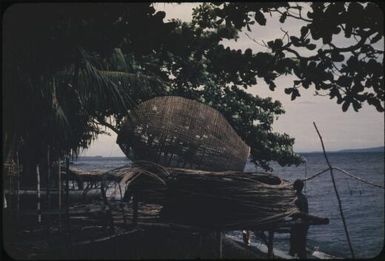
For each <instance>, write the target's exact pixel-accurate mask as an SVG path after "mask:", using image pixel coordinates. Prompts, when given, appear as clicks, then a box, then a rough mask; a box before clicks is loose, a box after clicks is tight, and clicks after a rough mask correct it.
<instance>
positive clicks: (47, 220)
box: [45, 145, 51, 238]
mask: <svg viewBox="0 0 385 261" xmlns="http://www.w3.org/2000/svg"><path fill="white" fill-rule="evenodd" d="M50 176H51V162H50V155H49V145H48V146H47V179H46V188H45V189H46V194H47V195H46V210H45V211H46V213H47V214H46V216H45V223H46V225H47V227H46V229H47V238H48V236H49V232H50V224H49V222H50V218H49V217H50V216H49V214H48V210H49V209H50V196H49V193H50V191H49V190H50V188H49V180H50Z"/></svg>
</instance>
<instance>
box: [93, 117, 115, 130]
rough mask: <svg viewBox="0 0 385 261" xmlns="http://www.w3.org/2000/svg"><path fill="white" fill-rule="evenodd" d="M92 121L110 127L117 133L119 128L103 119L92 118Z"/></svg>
mask: <svg viewBox="0 0 385 261" xmlns="http://www.w3.org/2000/svg"><path fill="white" fill-rule="evenodd" d="M92 121H93V122H94V123H96V124H99V125H103V126H105V127H108V128H110V129H111V130H113V131H114V132H115V133H116V134H119V129H118V128H116V126H114V125H112V124H110V123H108V122H105V121H103V120H100V119H98V120H95V119H93V120H92Z"/></svg>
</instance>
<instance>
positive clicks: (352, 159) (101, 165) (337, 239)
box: [74, 152, 384, 258]
mask: <svg viewBox="0 0 385 261" xmlns="http://www.w3.org/2000/svg"><path fill="white" fill-rule="evenodd" d="M302 156H303V157H304V158H305V159H306V164H302V165H300V166H298V167H280V166H279V165H278V164H275V163H272V165H271V166H272V167H273V169H274V171H273V174H275V175H277V176H279V177H281V178H284V179H286V180H289V181H294V180H295V179H297V178H305V176H307V177H310V176H312V175H313V174H315V173H317V172H319V171H322V170H324V169H326V168H327V164H326V161H325V159H324V156H323V154H322V153H303V154H302ZM328 156H329V160H330V161H331V164H332V166H333V167H338V168H341V169H344V170H346V171H348V172H349V173H351V174H353V175H355V176H357V177H360V178H363V179H365V180H368V181H370V182H372V183H375V184H380V185H382V186H383V185H384V153H381V152H380V153H376V152H371V153H367V152H366V153H357V152H352V153H328ZM129 163H130V162H129V161H128V160H127V159H125V158H104V157H101V158H82V157H80V158H79V159H78V160H77V161H75V162H74V165H75V166H76V167H78V168H81V169H85V170H86V169H88V170H92V169H102V170H108V169H113V168H116V167H119V166H122V165H126V164H129ZM254 169H255V168H254V166H253V165H252V164H248V165H247V166H246V168H245V170H254ZM334 176H335V180H336V184H337V189H338V191H339V194H340V197H341V201H342V207H343V211H344V215H345V219H346V222H347V227H348V231H349V234H350V238H351V242H352V245H353V249H354V252H355V256H356V258H371V257H375V256H377V255H378V254H379V253H380V252H381V250H382V249H383V247H384V190H383V189H381V188H377V187H373V186H370V185H367V184H364V183H361V182H359V181H357V180H354V179H352V178H350V177H348V176H346V175H344V174H341V173H340V172H338V171H334ZM304 190H305V194H306V196H307V198H308V201H309V212H310V214H313V215H317V216H320V217H327V218H329V219H330V224H329V225H320V226H311V227H310V229H309V231H308V241H307V244H308V247H309V248H310V249H319V251H320V252H323V253H326V254H329V255H333V256H336V257H342V258H349V257H350V251H349V246H348V243H347V240H346V235H345V232H344V228H343V224H342V220H341V216H340V212H339V208H338V203H337V198H336V194H335V192H334V189H333V184H332V181H331V176H330V173H329V172H326V173H324V174H322V175H321V176H319V177H316V178H314V179H312V180H310V181H308V182H306V186H305V189H304ZM229 234H231V235H233V236H237V237H239V238H241V232H240V231H233V232H230V233H229ZM289 237H290V235H289V234H275V235H274V246H275V247H276V248H278V249H280V250H283V251H284V252H288V250H289V245H288V243H289ZM257 240H259V239H258V238H256V237H254V236H253V235H252V241H255V242H256V241H257Z"/></svg>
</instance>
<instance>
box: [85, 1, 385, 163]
mask: <svg viewBox="0 0 385 261" xmlns="http://www.w3.org/2000/svg"><path fill="white" fill-rule="evenodd" d="M197 5H198V3H182V4H167V3H157V4H155V5H154V6H155V8H156V9H157V10H159V11H160V10H162V11H165V12H166V18H165V19H166V20H168V19H171V18H179V19H181V20H182V21H186V22H188V21H191V15H192V8H193V7H195V6H197ZM301 26H302V24H301V23H300V22H298V21H297V20H294V19H289V18H288V19H287V20H286V22H285V23H284V24H281V23H279V22H278V19H277V17H271V18H268V20H267V25H266V26H256V27H254V28H252V29H253V30H252V32H247V31H245V32H247V34H248V35H249V36H250V38H252V39H254V40H256V41H257V42H262V40H264V41H265V42H267V41H270V40H273V39H276V38H279V37H282V35H283V33H282V31H281V29H282V30H284V31H288V32H289V34H291V35H296V32H298V31H299V28H300V27H301ZM250 38H249V37H248V36H247V35H246V34H245V33H244V32H241V33H240V38H239V39H238V40H237V41H236V42H235V41H224V42H223V44H224V45H225V46H229V47H231V48H235V49H242V50H245V49H247V48H250V49H252V50H253V53H255V52H257V51H267V50H266V49H264V47H263V46H261V45H258V44H257V43H255V42H254V41H252V40H250ZM336 44H337V46H343V45H344V44H345V45H346V44H348V43H346V42H344V41H343V40H342V38H341V39H336ZM383 45H384V42H383V41H381V42H380V43H378V44H377V46H376V47H377V48H378V49H383ZM292 77H293V76H281V77H280V78H278V80H276V85H277V88H276V90H275V91H270V90H269V88H268V87H267V85H266V84H265V83H264V81H263V80H262V79H259V80H258V83H257V84H256V85H255V86H253V87H252V88H249V89H248V90H247V91H249V92H250V93H252V94H258V95H259V96H261V97H272V98H273V99H276V100H279V101H281V102H282V104H283V108H284V109H285V111H286V113H285V114H284V115H281V116H280V117H279V118H278V120H276V121H275V123H274V124H273V130H274V131H276V132H280V133H284V132H285V133H287V134H289V135H290V136H292V137H294V138H295V145H294V150H295V151H297V152H309V151H319V150H321V147H320V142H319V139H318V136H317V134H316V132H315V130H314V127H313V124H312V122H313V121H315V122H316V123H317V126H318V128H319V130H320V132H321V134H322V136H323V139H324V142H325V146H326V149H327V150H330V151H333V150H339V149H351V148H367V147H375V146H383V145H384V114H383V113H379V112H377V111H376V109H375V108H374V107H372V106H369V105H368V104H366V103H365V104H363V107H362V109H361V110H360V111H359V112H355V111H354V110H352V109H349V110H348V111H347V112H342V110H341V105H338V104H337V103H336V101H335V100H330V99H329V98H328V97H327V96H326V97H323V96H314V89H312V88H309V89H308V90H305V89H303V88H302V89H301V90H300V93H301V97H298V98H297V99H296V100H294V101H291V100H290V95H287V94H285V93H284V89H285V88H287V87H291V86H290V84H292V81H293V78H292ZM81 155H84V156H95V155H102V156H106V157H108V156H124V154H123V153H122V152H121V150H120V148H119V146H118V145H117V144H116V135H114V134H112V135H111V136H107V135H100V136H99V138H98V139H97V140H96V141H94V143H93V144H92V145H91V147H90V148H89V149H88V150H85V151H84V152H83V153H82V154H81Z"/></svg>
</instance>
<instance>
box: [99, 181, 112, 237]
mask: <svg viewBox="0 0 385 261" xmlns="http://www.w3.org/2000/svg"><path fill="white" fill-rule="evenodd" d="M100 190H101V192H102V198H103V202H104V206H105V207H107V211H106V215H107V219H108V223H109V226H110V230H111V232H112V233H114V232H115V227H114V220H113V217H112V211H111V206H110V204H109V203H108V200H107V196H106V190H105V189H104V180H103V179H102V181H101V184H100Z"/></svg>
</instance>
